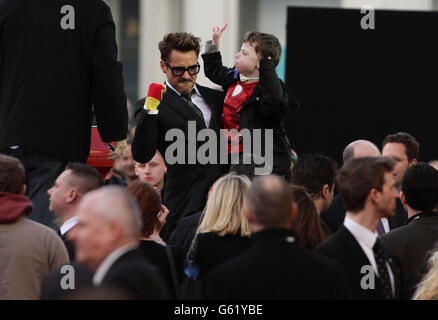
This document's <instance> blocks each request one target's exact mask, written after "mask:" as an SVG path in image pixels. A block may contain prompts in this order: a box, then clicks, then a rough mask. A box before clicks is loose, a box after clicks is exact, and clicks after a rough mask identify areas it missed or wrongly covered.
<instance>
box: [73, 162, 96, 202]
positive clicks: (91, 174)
mask: <svg viewBox="0 0 438 320" xmlns="http://www.w3.org/2000/svg"><path fill="white" fill-rule="evenodd" d="M65 170H71V173H72V176H73V177H74V178H73V179H75V180H74V181H71V183H74V184H75V186H77V188H78V189H79V191H80V192H81V193H82V194H86V193H87V192H90V191H91V190H94V189H98V188H100V187H102V186H103V179H102V176H101V175H100V173H99V172H98V171H97V170H96V169H95V168H93V167H90V166H89V165H86V164H84V163H79V162H70V163H69V164H68V165H67V167H66V168H65Z"/></svg>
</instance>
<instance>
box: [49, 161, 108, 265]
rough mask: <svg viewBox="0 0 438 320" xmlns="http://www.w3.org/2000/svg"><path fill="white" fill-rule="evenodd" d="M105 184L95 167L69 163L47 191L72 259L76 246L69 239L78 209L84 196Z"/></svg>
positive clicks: (61, 235) (60, 233) (51, 209)
mask: <svg viewBox="0 0 438 320" xmlns="http://www.w3.org/2000/svg"><path fill="white" fill-rule="evenodd" d="M102 185H103V180H102V176H101V175H100V173H99V172H98V171H97V170H96V169H95V168H93V167H90V166H88V165H86V164H83V163H78V162H72V163H69V164H68V165H67V167H66V169H65V170H64V171H63V172H62V173H61V174H60V175H59V177H58V178H56V181H55V184H54V185H53V187H52V188H50V189H49V190H48V191H47V194H48V195H49V210H50V211H51V212H53V214H54V215H55V216H56V217H58V223H59V226H60V228H59V230H58V234H59V236H60V237H61V238H62V240H63V241H64V244H65V246H66V248H67V252H68V255H69V258H70V261H73V260H75V248H74V245H73V243H72V242H71V241H69V240H68V239H67V235H68V233H69V231H70V230H71V229H72V228H73V227H74V226H75V225H76V222H77V219H76V209H77V207H78V205H79V202H80V200H81V199H82V198H83V196H84V195H85V194H86V193H87V192H89V191H91V190H94V189H97V188H100V187H102Z"/></svg>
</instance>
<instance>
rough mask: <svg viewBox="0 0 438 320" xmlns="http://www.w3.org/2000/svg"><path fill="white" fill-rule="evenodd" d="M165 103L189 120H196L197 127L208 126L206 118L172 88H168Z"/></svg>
mask: <svg viewBox="0 0 438 320" xmlns="http://www.w3.org/2000/svg"><path fill="white" fill-rule="evenodd" d="M163 103H165V104H166V106H167V107H168V108H169V109H172V110H173V111H174V112H176V113H177V114H179V115H180V116H181V117H182V118H184V119H186V120H187V121H196V127H197V128H199V129H203V128H206V127H205V121H204V119H201V117H200V116H199V115H198V114H197V113H196V112H195V111H194V110H193V109H192V108H191V107H190V106H189V105H188V104H187V103H186V102H185V101H184V100H183V99H182V98H181V97H180V96H179V95H178V94H177V93H176V92H174V91H173V90H172V89H168V90H167V91H166V93H165V94H164V98H163Z"/></svg>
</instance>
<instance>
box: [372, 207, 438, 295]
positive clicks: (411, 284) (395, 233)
mask: <svg viewBox="0 0 438 320" xmlns="http://www.w3.org/2000/svg"><path fill="white" fill-rule="evenodd" d="M417 217H418V218H417V219H415V220H411V219H410V220H409V221H410V222H409V224H407V225H405V226H402V227H400V228H398V229H396V230H392V231H391V232H389V233H387V234H384V235H382V236H381V237H380V238H379V239H380V241H381V243H382V246H383V247H385V248H386V250H387V251H388V252H389V253H390V255H391V256H392V257H393V258H394V259H397V260H398V262H399V263H400V265H401V268H402V271H403V278H402V282H403V293H402V299H408V300H409V299H411V298H412V296H413V294H414V292H415V287H416V285H417V284H418V283H419V281H420V280H421V279H422V277H423V276H424V275H425V274H426V273H427V271H428V266H427V262H428V258H429V254H430V253H431V252H432V251H433V250H434V249H435V248H436V246H437V245H438V214H437V213H435V212H431V211H428V212H423V213H421V215H420V216H418V215H417ZM412 218H415V217H412Z"/></svg>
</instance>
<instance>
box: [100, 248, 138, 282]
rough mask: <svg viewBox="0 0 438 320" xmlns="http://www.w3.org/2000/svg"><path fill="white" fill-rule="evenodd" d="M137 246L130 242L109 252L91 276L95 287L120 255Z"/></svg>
mask: <svg viewBox="0 0 438 320" xmlns="http://www.w3.org/2000/svg"><path fill="white" fill-rule="evenodd" d="M137 247H138V244H136V243H130V244H127V245H124V246H122V247H120V248H118V249H116V250H114V251H113V252H111V253H110V254H109V255H108V256H107V257H106V258H105V260H103V262H102V263H101V264H100V265H99V267H98V268H97V270H96V273H95V274H94V276H93V284H94V285H95V286H96V287H97V286H99V285H100V284H101V282H102V280H103V278H105V275H106V274H107V273H108V270H109V269H110V268H111V267H112V265H113V264H114V262H116V261H117V260H118V259H119V258H120V257H121V256H123V255H124V254H125V253H127V252H128V251H131V250H134V249H136V248H137Z"/></svg>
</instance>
